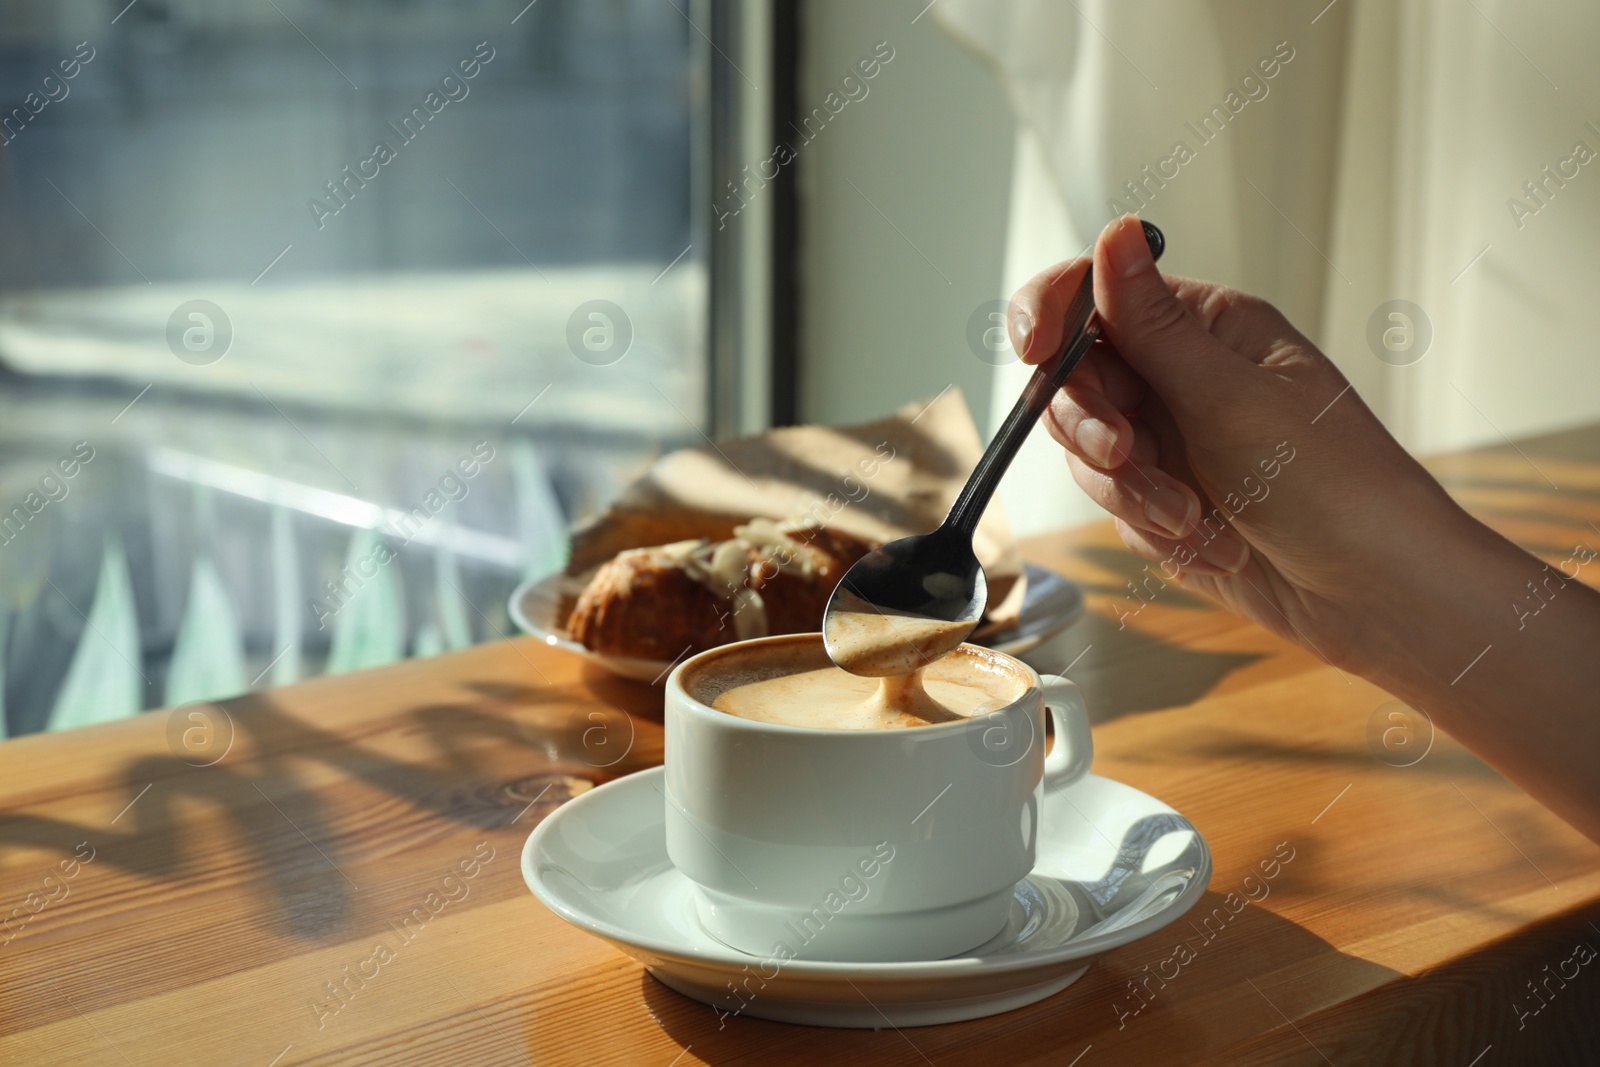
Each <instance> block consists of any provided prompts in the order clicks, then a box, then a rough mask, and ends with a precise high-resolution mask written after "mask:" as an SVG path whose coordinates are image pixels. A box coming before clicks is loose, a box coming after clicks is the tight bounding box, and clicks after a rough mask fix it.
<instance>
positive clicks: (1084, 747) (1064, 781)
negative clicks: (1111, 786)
mask: <svg viewBox="0 0 1600 1067" xmlns="http://www.w3.org/2000/svg"><path fill="white" fill-rule="evenodd" d="M1040 681H1041V682H1042V683H1043V684H1044V707H1045V711H1047V712H1048V713H1049V714H1050V720H1051V721H1052V722H1053V723H1054V724H1055V728H1056V744H1055V747H1054V748H1053V749H1051V750H1050V752H1049V753H1048V754H1047V755H1046V756H1045V758H1044V786H1045V788H1046V789H1061V788H1065V787H1067V786H1069V785H1071V784H1073V783H1074V782H1076V781H1078V780H1079V779H1080V778H1082V777H1083V776H1084V775H1086V774H1088V773H1089V764H1090V763H1091V762H1093V760H1094V735H1093V734H1091V733H1090V732H1089V709H1088V708H1086V707H1085V706H1084V703H1083V690H1081V689H1079V688H1078V687H1077V686H1076V685H1075V684H1073V683H1072V682H1070V681H1068V680H1067V679H1065V678H1063V677H1062V676H1061V675H1059V674H1047V675H1045V676H1044V677H1043V678H1041V679H1040Z"/></svg>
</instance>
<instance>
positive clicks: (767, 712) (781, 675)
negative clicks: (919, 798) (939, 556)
mask: <svg viewBox="0 0 1600 1067" xmlns="http://www.w3.org/2000/svg"><path fill="white" fill-rule="evenodd" d="M808 636H809V640H807V639H804V638H801V639H797V640H793V641H784V642H781V643H776V644H773V645H768V646H765V647H752V648H746V649H742V650H739V651H730V652H728V653H725V654H722V655H719V656H716V657H714V658H712V659H710V660H709V661H708V662H706V663H704V664H701V665H700V666H699V667H698V668H697V669H696V671H695V672H694V673H693V674H692V675H691V676H689V677H687V678H685V679H684V683H683V684H684V688H685V689H686V690H687V691H688V693H689V694H690V695H691V696H693V697H694V698H695V699H697V700H699V701H700V702H701V703H703V704H709V705H710V706H711V707H713V708H715V709H716V710H717V711H721V712H724V713H726V714H729V715H734V716H737V717H739V718H742V719H752V720H755V721H758V722H770V723H776V724H778V725H782V726H808V727H812V728H816V729H827V730H884V729H901V728H906V727H915V726H933V725H937V724H939V723H946V722H957V721H959V720H961V719H966V718H970V717H972V716H973V715H980V714H985V713H987V712H989V711H992V710H995V709H997V708H1000V707H1004V706H1005V705H1008V704H1011V703H1013V702H1015V701H1016V700H1018V699H1019V698H1020V697H1021V696H1022V695H1023V693H1024V692H1026V691H1027V689H1028V686H1029V684H1030V681H1029V679H1028V677H1027V675H1026V673H1025V672H1024V670H1023V669H1021V668H1020V666H1019V665H1017V664H1015V663H1013V662H1011V661H1010V660H1009V659H1008V658H1006V657H1002V656H1000V655H999V654H997V653H994V652H990V651H988V650H986V649H981V648H975V647H973V646H970V645H966V646H962V647H961V648H958V649H956V650H955V651H954V652H952V653H950V654H948V655H946V656H943V657H942V658H940V659H938V660H935V661H934V662H933V663H931V664H929V665H928V666H926V667H924V668H923V669H922V670H920V671H917V672H915V673H911V674H901V675H893V676H889V677H885V678H863V677H861V676H859V675H855V674H851V673H849V672H848V671H845V670H842V669H840V668H839V667H836V666H834V664H833V663H832V662H831V661H830V660H829V659H828V654H827V652H826V650H825V649H824V648H823V647H822V643H821V642H820V641H818V640H817V639H816V637H815V636H814V635H808Z"/></svg>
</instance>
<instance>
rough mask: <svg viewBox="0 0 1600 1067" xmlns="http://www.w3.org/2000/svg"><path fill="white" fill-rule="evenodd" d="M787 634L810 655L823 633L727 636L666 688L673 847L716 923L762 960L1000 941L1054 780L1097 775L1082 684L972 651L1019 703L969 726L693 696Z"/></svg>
mask: <svg viewBox="0 0 1600 1067" xmlns="http://www.w3.org/2000/svg"><path fill="white" fill-rule="evenodd" d="M785 644H793V645H795V646H796V649H795V650H796V651H797V652H801V653H807V654H808V653H809V651H810V649H809V648H804V647H801V646H805V645H807V644H810V645H814V646H815V647H816V649H818V650H820V648H821V636H820V635H819V634H797V635H789V636H783V637H768V638H759V639H756V640H753V641H744V642H739V643H738V644H734V645H726V646H723V647H721V648H716V649H712V650H711V651H708V652H704V653H701V654H700V655H698V656H695V657H693V658H691V659H689V660H688V661H686V662H685V663H683V664H682V665H681V666H679V667H678V668H677V669H676V670H675V671H673V673H672V676H671V677H670V678H669V679H668V680H667V693H666V798H665V799H666V838H667V854H668V856H669V857H670V858H671V860H672V862H673V865H674V866H676V867H677V868H678V870H679V871H681V872H682V873H683V874H684V875H685V876H686V877H687V878H688V879H689V880H690V882H692V883H693V884H694V886H695V895H696V902H697V906H698V909H699V914H700V920H701V922H702V924H703V925H704V926H705V928H706V930H707V931H708V932H709V933H710V934H711V935H712V936H714V937H716V938H717V939H718V940H720V941H722V942H723V943H724V944H727V945H729V946H730V947H732V948H736V949H739V950H740V951H743V952H748V953H751V954H752V955H756V956H759V957H762V958H774V959H780V960H781V959H784V958H800V959H821V960H840V961H884V962H887V961H903V960H933V959H943V958H945V957H948V956H953V955H955V954H957V953H960V952H964V951H966V950H968V949H972V948H976V947H977V946H979V945H981V944H983V943H984V942H985V941H987V940H989V939H990V938H991V937H993V936H994V935H995V934H997V933H999V932H1000V930H1001V928H1002V927H1003V926H1004V925H1005V922H1006V917H1007V915H1008V913H1009V910H1010V903H1011V899H1012V889H1013V887H1014V886H1015V885H1016V883H1017V882H1019V881H1021V880H1022V878H1023V877H1024V876H1026V875H1027V874H1028V872H1029V871H1030V870H1032V869H1033V864H1034V850H1035V843H1036V841H1037V837H1038V821H1039V810H1040V801H1041V799H1042V795H1043V793H1042V791H1043V789H1045V788H1051V789H1057V788H1062V787H1065V786H1067V785H1070V784H1071V783H1073V782H1076V781H1077V780H1078V779H1080V778H1082V777H1083V776H1084V775H1085V774H1087V773H1088V770H1089V763H1090V760H1091V758H1092V756H1093V751H1094V750H1093V740H1092V738H1091V736H1090V733H1089V720H1088V716H1087V714H1086V712H1085V709H1084V704H1083V696H1082V693H1081V692H1080V691H1079V690H1078V687H1077V686H1075V685H1073V684H1072V683H1071V682H1069V681H1067V680H1066V679H1065V678H1060V677H1055V676H1051V677H1047V678H1044V679H1041V678H1040V677H1039V675H1038V674H1036V673H1035V672H1034V670H1033V669H1032V668H1031V667H1029V666H1027V664H1025V663H1022V662H1021V661H1020V660H1016V659H1013V658H1012V657H1010V656H1005V655H1003V654H1001V653H996V652H991V651H989V650H987V649H980V648H976V647H974V646H970V645H965V646H962V648H961V649H958V650H957V651H956V652H955V653H952V655H971V656H978V657H983V658H984V663H986V664H998V665H999V666H1000V667H1001V668H1002V669H1005V670H1007V671H1009V672H1010V673H1012V674H1013V675H1014V677H1015V679H1016V681H1017V689H1018V690H1019V691H1020V695H1019V696H1018V697H1017V698H1016V699H1015V700H1011V701H1009V702H1007V703H1005V704H1004V705H1003V706H998V707H996V708H995V709H994V710H992V711H989V712H987V713H986V714H980V715H975V716H973V717H972V718H969V719H965V720H963V721H960V722H950V723H940V724H936V725H930V726H917V727H910V728H894V729H881V730H835V729H815V728H810V727H799V726H782V725H776V724H773V723H766V722H758V721H754V720H750V719H743V718H740V717H738V716H735V715H729V714H726V713H724V712H720V711H717V710H715V709H714V708H712V707H710V706H709V705H708V704H705V703H702V702H701V701H700V700H697V699H696V698H695V697H694V696H692V695H691V691H692V690H693V689H695V688H696V686H697V679H703V678H704V677H706V675H705V674H703V673H702V672H714V671H718V670H724V669H727V668H729V667H730V666H731V665H732V661H733V659H734V658H735V657H743V656H748V655H756V656H764V655H766V654H782V653H783V652H784V651H785V650H784V648H782V647H780V646H783V645H785ZM1047 709H1048V711H1049V713H1050V717H1051V720H1052V722H1053V723H1054V726H1055V737H1056V741H1055V745H1054V748H1053V749H1052V750H1051V751H1050V753H1049V754H1048V755H1046V753H1045V725H1044V714H1045V711H1046V710H1047Z"/></svg>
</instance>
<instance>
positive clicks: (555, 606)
mask: <svg viewBox="0 0 1600 1067" xmlns="http://www.w3.org/2000/svg"><path fill="white" fill-rule="evenodd" d="M1025 573H1026V575H1027V580H1028V585H1027V591H1026V594H1025V595H1024V596H1023V599H1022V610H1021V611H1020V612H1019V613H1018V615H1017V621H1016V622H1015V623H1014V624H1013V625H1010V626H1004V627H995V628H987V627H985V628H980V629H979V630H978V632H977V634H976V635H974V637H973V640H974V641H975V642H976V643H977V644H980V645H983V646H984V647H985V648H992V649H995V650H996V651H998V652H1004V653H1007V654H1008V655H1012V656H1020V655H1022V654H1023V653H1025V652H1027V651H1029V650H1031V649H1032V648H1034V646H1036V645H1038V644H1039V643H1040V642H1041V641H1043V640H1044V639H1045V638H1047V637H1050V636H1051V635H1052V634H1056V633H1060V632H1061V631H1062V630H1065V629H1066V628H1067V627H1068V626H1071V625H1072V624H1073V623H1074V622H1077V621H1078V616H1080V615H1082V614H1083V593H1082V592H1081V591H1080V590H1079V589H1078V587H1077V585H1075V584H1074V583H1072V582H1070V581H1068V580H1067V579H1066V578H1063V577H1062V576H1061V575H1059V574H1057V573H1055V572H1054V571H1047V570H1045V569H1044V568H1043V567H1035V566H1034V565H1033V564H1031V563H1029V564H1027V565H1026V566H1025ZM564 580H566V579H565V576H564V575H560V574H552V575H549V576H548V577H545V578H536V579H531V580H529V581H526V582H523V583H522V584H521V585H519V586H517V587H516V588H515V589H514V590H512V591H511V604H510V611H511V619H512V621H513V622H515V623H516V624H517V627H518V628H519V629H521V630H522V631H523V632H524V633H528V634H532V635H533V636H534V637H537V638H539V639H540V640H542V641H544V642H545V643H546V644H549V645H554V646H555V647H556V648H564V649H566V650H567V651H568V652H572V653H574V654H576V655H579V656H582V657H583V658H584V659H586V660H589V661H590V662H591V663H596V664H598V665H599V666H601V667H604V668H605V669H606V670H608V671H610V672H611V673H612V674H620V675H622V676H623V677H624V678H633V679H635V680H637V681H641V682H660V681H662V680H663V679H664V678H665V677H666V673H667V671H668V669H669V668H670V667H671V666H672V664H670V663H668V662H667V661H666V660H654V659H632V658H630V657H627V656H606V655H602V654H600V653H598V652H590V651H589V650H588V649H587V648H584V647H583V646H582V645H580V644H578V642H576V641H574V640H572V638H570V637H568V636H567V625H566V619H564V618H559V617H558V615H559V611H560V607H561V600H562V597H561V586H562V582H563V581H564Z"/></svg>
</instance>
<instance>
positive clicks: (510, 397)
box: [0, 0, 709, 736]
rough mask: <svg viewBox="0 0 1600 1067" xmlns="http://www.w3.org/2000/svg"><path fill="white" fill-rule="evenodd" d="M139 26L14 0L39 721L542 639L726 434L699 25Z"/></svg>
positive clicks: (8, 558) (8, 261) (11, 507)
mask: <svg viewBox="0 0 1600 1067" xmlns="http://www.w3.org/2000/svg"><path fill="white" fill-rule="evenodd" d="M124 4H126V0H118V2H117V3H114V4H107V3H103V2H99V0H5V2H3V3H0V106H3V111H4V119H3V121H0V135H3V138H4V141H5V144H4V146H3V147H0V442H3V444H0V448H3V451H0V456H3V460H0V509H3V510H4V515H3V516H0V521H3V523H4V527H3V531H0V635H3V639H4V644H3V649H4V655H3V658H0V666H3V671H4V679H3V686H0V694H3V698H4V714H3V716H0V724H3V726H4V731H5V733H9V734H11V735H16V734H19V733H25V732H30V731H36V730H40V729H45V728H50V727H55V728H60V727H66V726H74V725H79V724H82V723H85V722H89V721H98V720H101V719H106V718H114V717H118V716H121V715H125V714H131V713H132V712H134V711H136V710H139V709H141V708H149V707H157V706H162V705H167V704H180V703H183V702H185V701H191V700H203V699H208V698H214V697H221V696H227V695H231V694H235V693H239V692H242V691H244V690H246V689H248V688H251V687H252V686H256V687H260V686H266V685H270V684H281V683H285V682H289V681H293V680H295V679H298V678H304V677H308V676H313V675H317V674H321V673H334V672H339V671H345V670H351V669H355V668H359V667H366V666H373V665H377V664H381V663H386V662H391V661H394V660H398V659H401V658H405V657H408V656H425V655H429V654H431V653H434V652H438V651H440V650H443V649H449V648H458V647H462V646H465V645H468V644H471V643H473V642H477V641H481V640H485V639H493V638H495V637H498V636H501V635H504V634H508V633H509V632H510V631H511V626H510V623H509V622H508V619H507V617H506V608H505V605H506V601H507V595H508V593H509V591H510V590H511V588H512V587H513V586H514V585H515V584H516V583H517V582H518V581H519V580H521V579H522V578H524V577H529V576H534V575H539V574H544V573H548V572H551V571H553V570H556V569H558V568H559V567H560V566H561V565H562V562H563V558H564V551H565V534H566V529H567V526H568V524H569V523H570V522H571V521H573V520H576V519H581V518H582V517H583V516H585V515H586V514H588V513H591V512H592V511H593V510H595V509H596V508H597V507H599V506H601V505H602V504H603V503H604V502H605V500H606V499H607V498H608V497H609V496H610V495H611V494H612V493H614V492H615V490H616V488H617V487H618V486H619V485H620V484H621V483H623V482H624V481H626V480H627V478H629V477H631V476H632V475H633V474H634V473H635V472H637V470H638V469H639V468H640V467H641V466H642V465H643V464H644V463H645V462H647V461H648V460H649V459H650V458H651V457H652V456H653V455H655V454H658V453H659V452H660V451H661V450H663V449H665V448H669V447H674V446H676V445H679V444H683V443H687V442H690V441H698V440H700V439H701V437H700V434H701V430H702V429H703V428H704V424H705V421H706V418H707V415H706V411H707V355H706V349H707V346H706V330H707V310H706V309H707V298H706V284H707V283H706V270H705V265H704V259H703V256H702V255H701V249H699V248H691V245H693V244H694V240H693V237H692V233H691V230H692V225H693V217H694V212H692V210H691V196H690V183H691V171H692V170H693V169H694V167H693V154H694V153H693V147H692V145H693V139H694V128H695V125H696V123H697V122H698V121H699V118H698V114H697V108H698V107H699V105H698V104H697V103H696V92H697V85H698V84H699V82H700V81H701V79H700V78H699V76H698V75H697V73H696V69H695V65H694V64H695V56H696V49H697V48H698V47H699V45H698V44H697V43H696V42H698V41H699V38H698V37H697V36H696V30H695V29H694V27H693V26H692V25H691V23H690V21H689V18H688V17H687V13H686V12H685V11H684V10H682V9H681V8H677V7H674V6H673V5H672V4H669V3H663V2H660V0H599V2H582V3H579V2H570V0H539V2H538V3H534V4H528V3H527V0H516V2H510V0H507V2H499V0H477V2H462V3H421V2H380V0H368V2H357V3H336V2H332V0H260V2H258V3H257V2H252V3H243V2H240V3H233V2H230V3H215V2H210V0H138V2H137V3H133V4H128V5H126V7H125V8H124ZM119 9H120V13H119ZM702 199H706V200H709V197H706V198H702ZM596 302H599V303H596ZM575 309H576V310H575ZM621 309H626V310H625V311H623V310H621ZM69 472H70V473H69ZM0 736H4V733H0Z"/></svg>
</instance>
